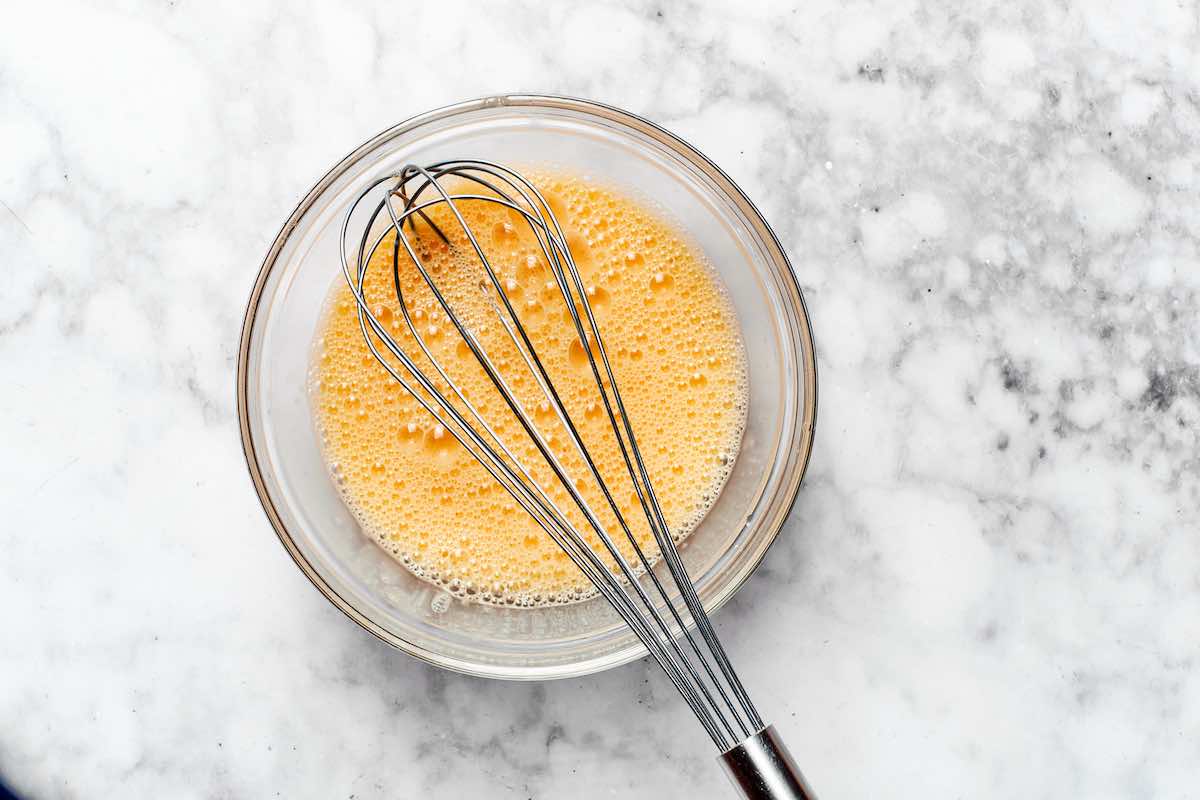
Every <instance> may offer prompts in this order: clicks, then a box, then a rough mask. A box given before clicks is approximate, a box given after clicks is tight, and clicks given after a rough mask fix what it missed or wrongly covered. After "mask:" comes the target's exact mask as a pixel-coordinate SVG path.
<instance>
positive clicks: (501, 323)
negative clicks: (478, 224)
mask: <svg viewBox="0 0 1200 800" xmlns="http://www.w3.org/2000/svg"><path fill="white" fill-rule="evenodd" d="M381 190H382V197H379V194H380V191H381ZM376 198H378V199H376ZM368 199H370V201H371V202H368ZM365 202H367V203H368V205H367V209H368V214H367V218H366V219H367V221H366V224H365V225H364V226H363V229H362V231H361V234H360V235H358V236H357V237H356V238H354V239H351V238H350V236H351V232H350V227H351V221H352V219H356V217H355V212H356V209H358V208H359V206H360V205H361V204H363V203H365ZM372 203H373V205H372ZM474 203H486V204H496V205H498V206H500V207H503V208H504V209H506V210H507V214H508V215H509V217H510V218H511V220H512V221H513V222H514V224H515V225H516V226H517V227H518V228H523V229H527V230H528V235H529V236H531V237H532V238H533V239H534V240H535V242H536V247H537V249H538V251H540V253H541V259H542V263H543V264H544V265H545V267H546V268H548V270H549V273H550V275H551V276H552V280H553V284H554V289H555V296H556V298H557V301H558V302H560V303H561V304H562V309H563V312H564V314H563V320H564V324H566V325H567V326H568V331H567V333H568V335H569V336H574V337H575V339H574V341H576V342H577V343H579V344H580V347H579V348H578V349H579V350H580V351H581V356H582V357H583V358H585V359H586V364H587V368H588V370H589V371H590V374H591V377H592V380H593V383H594V385H595V390H596V402H597V406H598V407H599V409H600V410H601V411H602V412H603V414H604V415H605V416H606V418H607V421H608V423H609V426H608V427H609V429H610V431H611V434H612V436H613V437H614V441H615V443H616V447H617V450H618V451H619V453H620V458H621V461H622V464H623V472H624V478H623V480H627V481H628V487H618V486H616V485H614V481H613V478H612V476H611V475H607V476H606V475H604V474H602V472H601V470H600V468H599V466H598V464H597V460H596V458H595V457H594V456H593V453H592V451H591V449H590V448H589V443H588V442H586V441H584V438H583V437H582V436H581V434H580V426H579V425H577V423H576V420H575V419H573V418H572V415H571V412H570V410H569V408H568V404H567V403H565V402H564V398H563V397H562V396H561V395H560V393H559V391H558V389H557V388H556V386H555V383H554V381H553V380H552V377H551V374H550V372H549V371H548V369H547V366H546V363H545V361H544V360H543V357H542V355H541V354H539V352H538V349H537V347H536V346H535V342H534V341H533V340H532V338H531V336H530V335H529V332H528V330H527V328H526V325H525V324H524V323H523V321H522V310H521V309H520V308H518V306H519V303H516V302H514V300H513V298H512V297H510V293H511V287H509V286H506V284H505V281H504V280H502V278H501V276H500V275H499V274H498V273H497V271H496V269H495V268H494V267H493V264H492V263H491V261H490V260H489V254H488V253H487V252H485V250H484V248H483V247H482V246H481V245H480V240H479V237H477V236H476V233H475V232H474V231H473V230H472V229H471V225H470V223H469V222H468V219H467V217H468V215H467V214H466V213H464V208H465V207H466V205H467V204H474ZM435 209H440V210H439V211H438V212H437V213H435ZM435 216H436V217H437V220H435ZM360 218H361V217H360ZM431 248H440V249H443V250H447V249H448V250H450V251H451V252H452V254H453V255H455V256H456V259H457V260H456V262H455V263H456V264H457V265H459V267H461V269H464V270H474V272H473V273H472V279H471V280H468V281H466V282H465V283H464V282H463V281H461V280H459V281H456V282H455V284H454V288H452V289H451V288H447V286H446V283H447V282H446V281H445V278H446V276H445V275H444V274H442V275H439V274H437V270H436V269H435V268H434V267H433V266H432V265H431V264H430V263H429V255H430V252H431ZM380 254H383V255H384V256H385V258H383V259H382V263H384V264H387V265H388V266H390V269H391V273H392V281H391V291H392V292H393V293H394V298H395V301H396V303H397V304H398V308H399V318H392V319H385V318H384V317H385V315H384V314H383V313H381V312H379V311H377V310H373V309H372V308H371V306H370V303H369V301H368V298H367V297H366V291H365V286H366V280H367V275H368V271H369V269H370V268H371V266H372V264H375V265H376V266H377V267H378V264H379V263H380V261H381V259H379V258H377V256H378V255H380ZM341 259H342V268H343V271H344V273H345V278H346V281H347V284H348V285H349V288H350V291H351V293H352V295H353V296H354V298H355V301H356V303H357V307H358V308H357V313H358V321H359V326H360V328H361V330H362V334H363V337H364V341H365V342H366V345H367V347H368V349H369V350H370V352H371V354H372V355H373V356H374V357H375V359H376V360H377V361H378V362H379V363H380V365H382V367H383V369H385V370H387V372H388V373H389V374H390V375H391V377H392V378H394V379H395V380H396V381H398V382H399V383H400V384H401V385H402V386H403V387H404V388H405V389H406V390H407V391H408V393H409V394H411V395H412V396H413V397H414V398H415V400H416V402H417V403H418V404H419V405H420V406H421V407H422V408H424V409H425V411H427V412H428V413H429V414H430V415H432V416H433V418H434V419H435V420H436V424H437V426H438V427H437V430H438V431H439V433H440V432H443V431H444V435H446V436H448V437H451V438H452V439H453V440H456V441H457V442H458V443H459V444H460V445H461V446H462V447H463V448H465V449H466V450H467V452H468V453H470V454H471V456H472V457H473V458H474V459H475V460H476V461H478V462H479V464H480V465H482V467H483V468H484V469H485V470H486V471H487V473H488V474H489V475H490V476H491V477H492V478H493V479H494V480H496V481H497V482H498V483H499V484H500V485H501V486H502V487H503V488H504V489H505V490H506V491H507V493H508V494H509V495H510V496H511V497H512V498H513V499H514V500H515V501H516V502H517V503H518V504H519V505H520V506H521V507H522V508H523V509H524V510H525V511H526V512H527V513H528V514H529V515H530V516H531V517H532V518H533V519H534V520H535V522H536V523H537V525H538V526H539V527H540V528H541V529H542V530H543V531H544V532H545V533H546V534H547V535H548V536H550V537H551V539H552V540H553V541H554V542H555V543H556V544H557V545H558V546H559V547H560V548H561V549H562V550H563V552H564V553H566V555H567V556H568V557H569V558H570V560H571V561H572V562H573V563H574V564H575V565H576V566H577V567H578V568H579V569H580V570H581V571H582V572H583V574H584V575H585V576H586V577H587V578H588V580H589V581H590V582H591V583H592V585H594V586H595V589H596V591H597V592H598V593H599V594H600V595H602V596H603V597H604V598H605V599H606V600H607V601H608V602H609V603H610V604H611V605H612V607H613V608H614V609H615V610H616V612H617V613H618V614H619V615H620V616H621V618H622V619H623V620H624V621H625V623H626V624H627V625H628V626H629V627H630V629H631V630H632V631H633V632H634V633H635V634H636V635H637V636H638V638H639V639H640V640H641V642H642V643H643V644H644V645H645V646H646V649H647V650H648V651H649V652H650V654H651V655H652V656H653V657H654V659H655V660H656V661H657V662H658V663H659V664H660V665H661V666H662V668H663V670H664V671H665V672H666V674H667V676H668V678H669V679H670V680H671V682H672V683H673V684H674V686H675V687H676V688H677V689H678V690H679V692H680V694H681V695H682V696H683V698H684V700H685V701H686V702H687V703H688V705H689V706H690V707H691V709H692V710H693V711H694V712H695V714H696V717H697V718H698V719H699V721H700V723H701V724H702V726H703V727H704V729H705V731H706V732H707V733H708V734H709V736H710V737H711V738H712V740H713V742H714V743H715V744H716V745H717V747H718V748H719V749H720V750H721V751H722V752H725V751H727V750H730V749H731V748H733V747H734V746H735V745H737V744H738V743H739V742H742V741H744V740H745V739H747V738H748V737H751V736H754V735H755V734H758V733H760V732H761V731H763V729H764V725H763V722H762V719H761V718H760V717H759V714H758V712H757V710H756V709H755V707H754V705H753V704H752V703H751V701H750V698H749V697H748V695H747V694H746V691H745V689H744V688H743V686H742V684H741V681H740V680H739V679H738V677H737V674H736V673H735V672H734V670H733V667H732V666H731V664H730V663H729V659H728V658H727V657H726V655H725V652H724V650H723V649H722V647H721V644H720V642H719V640H718V639H717V637H716V634H715V632H714V631H713V628H712V625H711V623H710V621H709V619H708V615H707V613H706V612H705V610H704V608H703V606H702V604H701V602H700V599H699V596H698V595H697V593H696V590H695V587H694V586H693V584H692V582H691V580H690V579H689V577H688V574H687V571H686V569H685V568H684V565H683V562H682V560H681V559H680V556H679V552H678V549H677V547H676V544H675V541H674V539H673V537H672V533H671V530H670V528H669V526H668V524H667V521H666V518H665V515H664V513H663V508H662V505H661V504H660V502H659V498H658V496H657V495H656V493H655V490H654V486H653V483H652V481H651V476H650V475H649V473H648V470H647V467H646V463H645V461H644V459H643V458H642V453H641V451H640V450H639V448H638V444H637V439H636V437H635V432H634V430H633V425H632V423H631V422H630V420H629V418H628V416H627V414H626V408H625V404H624V402H623V400H622V397H621V392H620V389H619V386H618V383H617V380H616V377H615V374H614V367H613V363H612V361H611V360H610V356H609V353H608V351H607V350H606V349H605V347H604V340H603V337H602V336H601V331H600V328H599V326H598V324H597V320H596V316H595V314H594V312H593V308H592V303H591V297H590V294H589V292H588V289H587V286H586V285H585V282H584V279H583V277H582V275H581V273H580V270H579V268H578V266H577V264H576V261H575V259H574V258H573V256H572V252H571V249H570V247H569V246H568V244H567V237H566V236H565V234H564V231H563V228H562V226H561V225H560V224H559V221H558V219H557V218H556V216H555V213H554V210H553V209H552V208H551V205H550V203H549V202H547V199H546V197H544V196H543V195H542V193H541V192H539V190H538V189H537V187H535V186H534V185H533V184H532V183H531V182H530V181H528V180H527V179H526V178H524V177H522V176H521V174H519V173H518V172H516V171H514V170H513V169H510V168H508V167H505V166H502V165H499V164H495V163H491V162H487V161H478V160H456V161H443V162H440V163H436V164H432V165H429V166H417V165H408V166H405V167H404V168H403V169H402V170H400V171H399V172H398V173H396V174H393V175H388V176H384V177H381V178H379V179H378V180H376V181H374V182H373V183H371V184H370V185H369V186H367V187H366V188H365V189H364V190H363V192H362V193H361V194H360V195H359V196H358V198H357V199H356V200H355V202H354V203H353V205H352V206H351V208H350V210H349V211H348V212H347V214H346V217H345V220H344V222H343V225H342V232H341ZM405 270H415V271H416V272H417V273H418V274H419V276H420V279H421V280H420V283H421V285H422V286H423V287H424V288H425V289H427V290H428V296H430V297H432V299H433V301H434V302H435V303H436V305H437V307H438V308H440V310H441V315H444V317H445V320H446V323H447V324H448V326H449V328H448V331H447V332H453V333H454V334H455V335H456V336H457V337H458V341H459V345H458V346H459V348H460V349H461V350H460V352H462V354H463V355H467V354H469V355H470V356H471V357H472V358H473V360H474V362H475V363H476V364H478V366H479V368H480V369H481V370H482V371H483V373H484V374H485V375H486V377H487V380H488V382H489V383H490V385H491V386H492V387H493V388H494V389H495V395H496V396H497V397H498V398H499V401H500V404H501V406H502V408H503V410H504V411H505V412H506V413H507V414H508V415H511V419H512V420H515V425H514V426H507V427H505V426H500V425H498V424H496V423H495V416H494V414H490V415H489V414H487V413H485V411H484V410H483V409H482V408H481V401H480V399H479V398H477V397H476V398H472V397H469V396H468V395H467V393H466V392H465V391H464V390H463V389H462V387H461V386H460V385H459V383H457V382H456V381H455V379H454V376H453V375H451V374H450V372H449V370H448V369H447V367H446V365H445V364H444V363H443V362H442V360H441V359H440V358H439V356H438V347H435V346H433V344H432V343H431V342H430V341H429V340H428V339H429V337H430V336H431V331H430V328H429V326H424V325H422V324H421V320H419V319H418V314H417V313H416V310H415V309H414V307H413V298H412V296H411V289H409V290H406V289H405V284H406V281H404V280H402V279H401V272H402V271H405ZM410 277H411V276H410ZM459 277H461V276H459ZM476 278H477V280H476ZM463 286H466V287H467V290H469V291H478V292H481V293H482V294H483V295H484V296H485V297H486V300H487V302H486V304H485V306H484V307H485V308H487V309H489V310H490V312H491V313H490V314H488V315H486V316H480V315H478V314H477V313H470V312H468V311H466V310H464V309H465V306H464V304H462V303H456V302H455V301H456V292H461V291H463V289H462V287H463ZM547 286H549V283H547ZM485 329H486V330H489V331H490V334H489V336H486V337H485V336H484V335H482V334H483V332H484V331H485ZM440 333H441V332H440V330H439V331H437V334H438V335H440ZM497 336H498V337H499V341H501V342H502V343H503V345H502V349H503V352H500V350H499V349H498V346H497V344H496V342H497ZM530 387H532V390H531V388H530ZM531 397H532V398H533V399H532V400H531ZM535 402H536V407H534V406H533V404H534V403H535ZM501 428H504V429H503V430H502V429H501ZM510 428H515V430H511V429H510ZM514 436H518V437H526V438H527V440H528V442H531V443H532V445H533V450H532V452H533V453H535V454H536V462H537V463H532V462H530V460H529V458H528V453H529V452H530V450H529V448H528V447H524V446H522V447H518V446H516V443H515V441H514V439H513V437H514ZM567 454H572V455H571V457H570V458H567ZM585 484H587V485H590V486H593V487H594V488H595V489H596V490H597V491H595V492H592V493H591V495H592V496H591V497H590V498H589V497H588V496H587V494H586V493H585V492H583V491H582V490H581V487H582V486H583V485H585ZM556 487H557V488H556ZM626 496H633V497H636V498H637V506H638V507H639V509H638V510H639V514H640V517H641V519H638V520H635V519H632V518H630V517H629V515H627V514H626V513H625V512H623V511H622V509H621V504H620V503H619V502H618V500H617V498H618V497H626ZM642 526H644V527H642ZM635 527H638V528H639V529H640V530H643V531H644V530H646V529H648V530H649V532H650V534H651V535H652V540H653V543H654V547H653V548H650V547H646V546H643V545H642V544H641V543H639V540H638V537H637V536H636V535H635V533H634V529H635ZM660 558H661V562H662V567H663V568H660V569H658V570H656V569H654V565H655V562H656V561H658V560H659V559H660ZM693 627H694V630H693Z"/></svg>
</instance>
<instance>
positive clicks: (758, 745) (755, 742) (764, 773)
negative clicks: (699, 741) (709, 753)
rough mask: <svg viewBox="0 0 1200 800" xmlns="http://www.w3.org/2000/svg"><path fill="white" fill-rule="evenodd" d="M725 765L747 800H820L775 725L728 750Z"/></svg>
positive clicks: (730, 776) (731, 779)
mask: <svg viewBox="0 0 1200 800" xmlns="http://www.w3.org/2000/svg"><path fill="white" fill-rule="evenodd" d="M721 766H723V767H724V768H725V774H726V775H728V776H729V780H730V781H732V782H733V785H734V786H735V787H736V788H737V790H738V794H739V796H740V797H742V798H744V800H817V796H816V795H815V794H813V790H812V787H810V786H809V785H808V781H806V780H804V776H803V775H802V774H801V773H800V768H799V767H797V766H796V762H795V761H793V760H792V756H791V754H790V753H789V752H788V751H787V747H785V746H784V744H783V740H782V739H780V738H779V734H778V733H776V732H775V726H773V725H768V726H767V727H765V728H763V729H762V730H761V731H759V732H758V733H756V734H754V735H753V736H748V737H746V738H745V739H743V740H742V741H741V742H739V743H738V744H736V745H734V746H733V747H732V748H730V749H729V750H727V751H725V752H724V753H723V754H722V755H721Z"/></svg>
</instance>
